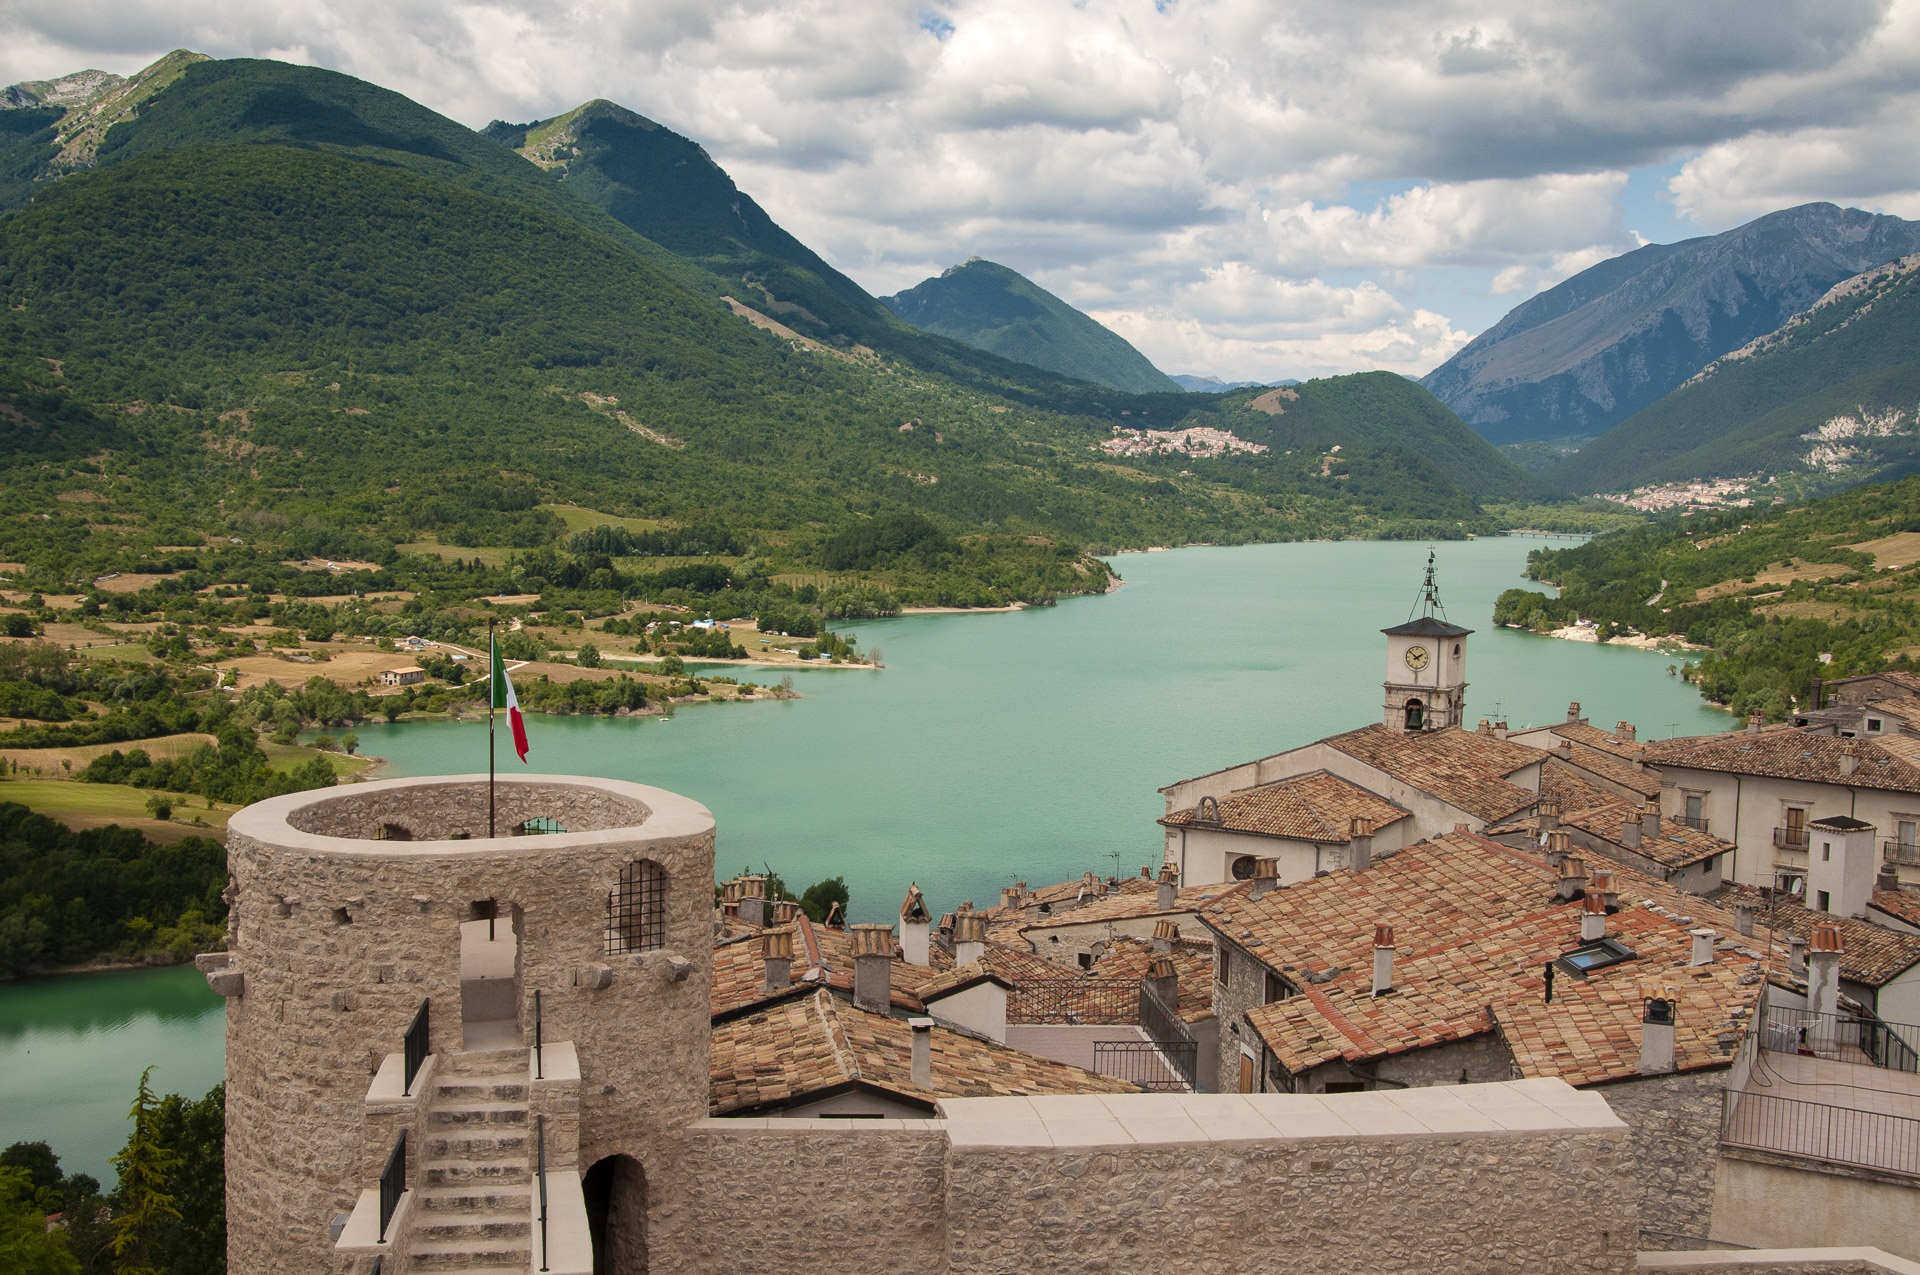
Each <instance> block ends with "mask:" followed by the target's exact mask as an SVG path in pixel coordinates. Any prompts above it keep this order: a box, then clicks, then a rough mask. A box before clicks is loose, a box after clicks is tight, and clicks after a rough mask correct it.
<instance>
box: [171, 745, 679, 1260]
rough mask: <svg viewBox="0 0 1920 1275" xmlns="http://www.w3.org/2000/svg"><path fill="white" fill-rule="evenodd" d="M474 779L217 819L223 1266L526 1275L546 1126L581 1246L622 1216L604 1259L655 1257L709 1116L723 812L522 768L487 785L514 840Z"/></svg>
mask: <svg viewBox="0 0 1920 1275" xmlns="http://www.w3.org/2000/svg"><path fill="white" fill-rule="evenodd" d="M487 789H488V786H487V783H486V780H485V777H484V776H465V777H456V778H435V779H400V780H390V781H386V782H380V783H368V784H356V785H353V786H351V787H345V788H331V789H322V790H320V791H316V792H304V793H297V794H294V795H291V796H286V797H278V798H274V799H272V800H269V801H264V802H261V803H259V804H257V805H254V806H250V807H248V808H247V809H245V810H243V811H241V812H240V813H238V814H236V815H235V816H234V817H233V819H232V821H231V823H230V825H229V836H228V842H227V853H228V864H229V867H230V870H231V873H232V877H233V885H232V887H231V888H232V890H233V896H232V897H233V905H232V914H231V930H230V933H229V952H228V953H227V954H225V955H224V958H223V957H221V956H215V957H209V958H203V960H202V964H203V967H205V968H207V970H208V979H209V982H210V983H212V984H213V986H214V988H215V990H217V991H220V992H221V993H222V994H223V995H225V996H227V997H228V1001H227V1072H226V1074H227V1235H228V1250H227V1264H228V1268H229V1269H230V1270H234V1271H271V1270H284V1271H300V1272H306V1271H333V1270H341V1271H347V1270H351V1271H362V1270H365V1269H367V1266H368V1263H369V1261H370V1255H371V1254H373V1253H384V1254H386V1258H385V1265H386V1268H387V1269H390V1270H406V1269H424V1268H435V1267H437V1268H451V1267H455V1266H458V1267H463V1268H475V1269H480V1268H484V1269H496V1268H498V1269H506V1268H508V1267H517V1269H519V1270H527V1269H529V1267H528V1265H527V1264H526V1259H527V1258H528V1256H529V1253H528V1249H529V1248H530V1246H531V1244H532V1243H533V1240H532V1239H531V1238H530V1229H529V1226H528V1224H527V1212H526V1210H527V1199H528V1196H527V1193H528V1191H529V1189H530V1188H529V1187H528V1186H526V1185H525V1184H526V1183H527V1181H528V1178H527V1165H528V1163H529V1161H530V1160H531V1159H532V1158H533V1157H534V1156H535V1155H536V1154H538V1149H537V1148H536V1147H535V1146H533V1143H534V1141H535V1140H536V1139H535V1132H534V1131H535V1129H536V1128H537V1129H538V1130H539V1131H540V1132H539V1136H538V1140H539V1141H540V1142H541V1143H542V1145H544V1147H545V1154H546V1162H547V1164H548V1165H549V1167H550V1168H551V1167H553V1166H556V1165H558V1166H559V1167H560V1168H561V1169H563V1170H566V1171H569V1172H571V1173H572V1174H573V1175H574V1176H573V1178H572V1179H571V1180H572V1181H574V1182H580V1181H582V1180H584V1182H585V1183H586V1185H585V1186H584V1187H576V1189H575V1192H574V1198H575V1199H576V1200H579V1199H584V1201H585V1203H584V1205H583V1206H581V1207H584V1210H585V1214H586V1216H587V1217H588V1218H589V1219H592V1220H593V1225H595V1226H596V1227H597V1228H598V1230H596V1232H595V1239H596V1241H598V1240H601V1239H603V1238H604V1237H605V1235H606V1234H607V1233H608V1228H609V1227H610V1226H612V1227H616V1229H617V1228H618V1227H622V1226H623V1227H624V1228H625V1230H624V1232H622V1233H620V1234H619V1236H618V1237H617V1238H616V1239H615V1240H614V1241H613V1243H614V1250H613V1251H614V1252H615V1253H616V1254H618V1253H620V1252H621V1251H623V1250H625V1251H626V1252H629V1253H633V1252H637V1253H639V1255H640V1256H639V1259H638V1261H633V1260H630V1259H629V1260H624V1261H622V1262H621V1266H622V1268H623V1269H633V1270H641V1269H645V1267H644V1261H645V1259H644V1245H645V1223H646V1219H647V1218H648V1216H650V1215H657V1214H658V1212H659V1211H660V1209H661V1208H662V1207H663V1206H668V1207H670V1205H671V1195H672V1192H673V1190H674V1186H673V1184H674V1183H675V1182H676V1181H677V1180H679V1179H680V1177H681V1176H682V1175H681V1173H680V1170H679V1159H680V1157H681V1155H682V1144H683V1139H684V1136H685V1130H686V1129H687V1127H688V1126H689V1125H690V1124H692V1123H693V1122H695V1121H697V1120H698V1119H700V1118H701V1117H702V1116H704V1115H705V1113H706V1109H707V1050H708V1029H707V1023H708V1013H709V994H710V985H711V981H712V968H713V933H712V925H713V920H712V918H713V846H714V822H713V816H712V815H711V814H709V813H708V812H707V810H706V809H705V807H703V806H700V805H699V804H697V803H695V802H693V801H690V800H688V799H687V798H684V797H680V796H676V795H674V794H673V793H669V792H664V791H662V790H660V789H657V788H649V787H644V786H642V785H639V784H632V783H623V782H619V781H615V780H606V779H584V778H571V777H558V776H524V777H516V778H513V779H502V780H500V782H499V785H498V788H497V795H496V801H495V822H496V826H497V828H498V829H499V830H500V831H501V832H502V833H503V834H505V833H509V832H510V833H512V834H514V835H500V836H495V837H489V836H488V835H487V831H488V796H487ZM533 834H547V835H533ZM536 998H537V999H536ZM536 1006H537V1008H536ZM536 1017H537V1019H538V1024H537V1027H536ZM410 1028H411V1029H412V1031H411V1033H410ZM536 1030H537V1032H538V1035H539V1039H540V1041H541V1043H542V1048H541V1050H540V1051H539V1057H538V1058H536V1057H535V1051H534V1050H533V1048H532V1046H533V1045H534V1043H535V1039H536ZM410 1034H411V1035H412V1037H413V1039H412V1040H411V1041H410V1040H409V1039H408V1038H409V1036H410ZM402 1149H403V1150H402ZM596 1175H598V1186H597V1187H596V1185H595V1181H596ZM383 1182H384V1183H385V1184H387V1185H388V1186H389V1188H390V1200H389V1204H388V1205H382V1204H381V1203H380V1202H379V1201H378V1196H379V1188H380V1187H381V1186H382V1184H383ZM398 1188H404V1191H405V1193H406V1198H405V1200H404V1201H402V1202H400V1203H399V1204H398V1205H397V1207H395V1206H392V1205H391V1196H392V1195H394V1194H397V1191H398ZM370 1199H371V1200H372V1201H373V1203H371V1204H370V1203H369V1201H370ZM436 1210H444V1211H441V1212H436ZM596 1210H597V1212H596ZM496 1215H498V1216H496ZM610 1217H612V1218H614V1219H615V1221H613V1222H610V1221H609V1218H610ZM462 1243H468V1246H469V1247H472V1248H475V1249H486V1250H488V1251H486V1252H484V1253H481V1254H480V1255H479V1257H478V1258H476V1259H475V1260H472V1261H467V1260H464V1259H462V1258H461V1256H460V1252H459V1249H460V1245H461V1244H462ZM356 1244H357V1245H359V1247H358V1248H357V1249H356V1248H355V1247H354V1246H355V1245H356ZM482 1259H484V1260H482ZM556 1260H557V1259H556ZM538 1265H539V1263H538V1261H537V1260H536V1261H535V1263H534V1267H533V1268H534V1269H537V1268H538ZM554 1269H561V1267H560V1266H559V1265H555V1267H554Z"/></svg>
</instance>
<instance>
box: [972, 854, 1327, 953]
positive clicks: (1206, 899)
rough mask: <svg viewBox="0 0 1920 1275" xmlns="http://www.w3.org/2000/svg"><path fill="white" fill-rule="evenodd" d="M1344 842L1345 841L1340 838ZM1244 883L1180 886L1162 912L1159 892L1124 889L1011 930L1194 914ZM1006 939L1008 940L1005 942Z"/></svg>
mask: <svg viewBox="0 0 1920 1275" xmlns="http://www.w3.org/2000/svg"><path fill="white" fill-rule="evenodd" d="M1341 839H1342V840H1345V838H1344V837H1343V838H1341ZM1246 884H1247V883H1246V882H1244V881H1220V882H1215V883H1213V884H1211V885H1190V886H1183V887H1181V888H1180V889H1179V890H1177V891H1175V892H1174V896H1173V906H1172V907H1170V908H1167V909H1166V910H1165V911H1162V910H1161V907H1160V892H1159V890H1158V889H1155V890H1154V891H1153V892H1152V893H1147V892H1144V891H1138V890H1128V891H1125V892H1123V893H1113V894H1109V895H1108V896H1107V897H1106V898H1104V899H1095V900H1093V901H1092V902H1091V903H1083V904H1081V905H1080V906H1079V907H1077V908H1073V909H1071V910H1069V911H1065V912H1056V913H1054V914H1053V915H1052V916H1049V917H1046V918H1044V919H1042V920H1038V921H1030V922H1027V923H1026V924H1024V925H1017V926H1015V927H1014V928H1015V929H1016V930H1017V931H1018V932H1019V933H1020V934H1033V933H1035V932H1036V931H1045V930H1049V929H1052V928H1053V927H1055V926H1062V925H1086V924H1087V923H1089V922H1099V921H1123V920H1134V919H1137V918H1140V917H1147V916H1173V915H1176V914H1179V913H1189V912H1195V911H1198V910H1199V909H1200V908H1203V907H1205V906H1206V905H1207V904H1209V903H1211V902H1213V901H1214V900H1215V899H1217V898H1220V897H1221V896H1223V895H1225V894H1228V893H1230V892H1232V891H1234V890H1244V889H1245V888H1246ZM1008 941H1011V940H1010V937H1009V940H1008Z"/></svg>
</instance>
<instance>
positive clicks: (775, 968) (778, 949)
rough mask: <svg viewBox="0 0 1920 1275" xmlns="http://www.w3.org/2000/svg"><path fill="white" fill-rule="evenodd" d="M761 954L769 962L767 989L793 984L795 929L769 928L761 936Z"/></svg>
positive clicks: (780, 989) (777, 989) (770, 990)
mask: <svg viewBox="0 0 1920 1275" xmlns="http://www.w3.org/2000/svg"><path fill="white" fill-rule="evenodd" d="M760 955H761V956H762V957H763V958H765V960H766V962H767V981H766V990H768V991H769V992H778V991H782V990H784V989H786V988H789V987H792V986H793V931H792V930H768V931H767V932H766V933H765V934H762V935H761V936H760Z"/></svg>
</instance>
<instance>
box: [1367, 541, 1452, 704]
mask: <svg viewBox="0 0 1920 1275" xmlns="http://www.w3.org/2000/svg"><path fill="white" fill-rule="evenodd" d="M1413 609H1414V614H1413V616H1412V617H1411V618H1409V619H1408V620H1407V622H1406V623H1405V624H1396V625H1394V626H1393V627H1392V628H1390V629H1382V630H1380V631H1381V632H1382V633H1384V634H1385V635H1386V638H1387V680H1386V686H1385V689H1386V695H1387V700H1386V723H1387V725H1388V727H1390V728H1391V729H1393V730H1400V731H1407V732H1409V733H1413V732H1418V731H1430V730H1440V729H1442V728H1443V727H1447V726H1458V725H1460V724H1461V723H1462V722H1463V721H1464V720H1465V719H1466V713H1467V635H1468V634H1470V633H1472V632H1473V630H1472V629H1463V628H1461V627H1460V626H1459V625H1457V624H1450V623H1448V622H1447V613H1446V610H1445V608H1443V607H1442V606H1441V605H1440V591H1439V587H1438V586H1437V585H1436V584H1435V583H1434V578H1433V554H1432V552H1431V551H1429V552H1428V554H1427V578H1426V580H1425V581H1424V582H1423V583H1422V584H1421V586H1420V597H1419V599H1418V600H1417V601H1415V603H1414V606H1413Z"/></svg>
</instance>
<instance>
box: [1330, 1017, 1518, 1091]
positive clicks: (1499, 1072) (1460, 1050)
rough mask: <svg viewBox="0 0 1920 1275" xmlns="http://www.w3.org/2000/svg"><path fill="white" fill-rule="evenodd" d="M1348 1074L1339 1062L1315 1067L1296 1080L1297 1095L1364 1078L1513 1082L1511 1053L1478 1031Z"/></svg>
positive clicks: (1389, 1084) (1391, 1081) (1442, 1082)
mask: <svg viewBox="0 0 1920 1275" xmlns="http://www.w3.org/2000/svg"><path fill="white" fill-rule="evenodd" d="M1355 1071H1357V1072H1358V1073H1359V1075H1355V1074H1354V1072H1350V1071H1348V1070H1347V1069H1346V1067H1344V1066H1343V1065H1341V1064H1340V1063H1337V1062H1333V1063H1327V1064H1325V1065H1323V1066H1320V1067H1315V1068H1313V1069H1312V1070H1311V1071H1309V1072H1307V1073H1306V1074H1305V1075H1303V1076H1301V1077H1300V1079H1299V1092H1301V1093H1325V1092H1326V1091H1327V1085H1328V1084H1329V1083H1333V1084H1352V1083H1354V1082H1355V1081H1358V1080H1362V1079H1365V1078H1369V1077H1371V1078H1373V1079H1377V1080H1381V1081H1385V1082H1386V1083H1385V1084H1383V1085H1381V1086H1380V1087H1381V1088H1392V1087H1394V1086H1395V1083H1396V1082H1397V1083H1398V1084H1401V1085H1409V1086H1425V1085H1467V1084H1486V1083H1488V1082H1492V1081H1502V1080H1511V1079H1513V1052H1512V1051H1511V1050H1509V1049H1508V1048H1507V1045H1506V1042H1505V1041H1503V1040H1501V1039H1500V1037H1499V1036H1498V1035H1497V1034H1495V1033H1493V1032H1482V1033H1480V1034H1479V1035H1477V1036H1469V1037H1467V1038H1466V1039H1465V1040H1456V1041H1449V1042H1448V1043H1446V1044H1444V1045H1430V1046H1428V1047H1427V1048H1425V1049H1412V1050H1408V1051H1407V1052H1406V1053H1403V1054H1390V1055H1388V1056H1387V1057H1385V1058H1378V1059H1375V1060H1373V1061H1372V1062H1369V1063H1366V1064H1365V1065H1363V1066H1357V1067H1356V1068H1355Z"/></svg>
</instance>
